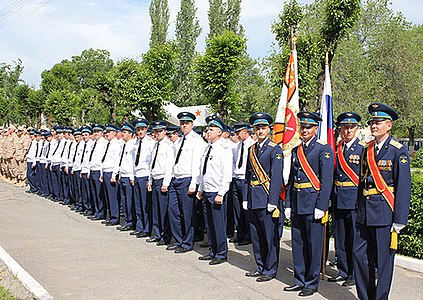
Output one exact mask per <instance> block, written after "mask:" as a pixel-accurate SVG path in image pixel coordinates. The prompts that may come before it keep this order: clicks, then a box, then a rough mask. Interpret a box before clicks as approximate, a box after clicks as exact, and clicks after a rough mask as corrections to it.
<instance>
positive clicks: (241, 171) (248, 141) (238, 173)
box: [233, 136, 256, 179]
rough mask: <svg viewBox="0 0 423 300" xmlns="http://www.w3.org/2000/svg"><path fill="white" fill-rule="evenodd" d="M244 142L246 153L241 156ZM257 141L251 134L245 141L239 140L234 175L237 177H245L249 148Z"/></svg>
mask: <svg viewBox="0 0 423 300" xmlns="http://www.w3.org/2000/svg"><path fill="white" fill-rule="evenodd" d="M242 143H244V153H243V155H242V157H241V150H242V149H241V148H242V145H243V144H242ZM255 143H256V141H255V140H253V139H252V138H251V136H249V137H248V138H247V139H246V140H245V141H244V142H239V143H238V145H237V148H236V156H235V157H234V159H233V161H234V166H233V167H234V175H235V176H234V177H235V178H236V179H245V171H246V169H247V159H248V148H250V147H251V146H252V145H253V144H255ZM240 160H242V165H241V168H239V167H238V166H239V161H240Z"/></svg>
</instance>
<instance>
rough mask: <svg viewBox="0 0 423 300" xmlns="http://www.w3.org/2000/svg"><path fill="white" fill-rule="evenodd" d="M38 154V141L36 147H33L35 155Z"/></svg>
mask: <svg viewBox="0 0 423 300" xmlns="http://www.w3.org/2000/svg"><path fill="white" fill-rule="evenodd" d="M37 154H38V142H37V147H36V148H35V156H37Z"/></svg>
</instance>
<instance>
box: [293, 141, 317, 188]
mask: <svg viewBox="0 0 423 300" xmlns="http://www.w3.org/2000/svg"><path fill="white" fill-rule="evenodd" d="M297 154H298V160H299V162H300V165H301V167H302V168H303V170H304V173H305V174H306V176H307V178H308V180H309V181H310V182H311V184H312V185H313V187H314V189H315V190H316V191H320V180H319V178H318V177H317V175H316V173H314V171H313V169H312V168H311V166H310V164H309V163H308V160H307V157H306V156H305V153H304V149H303V144H302V143H301V144H300V145H299V146H298V151H297Z"/></svg>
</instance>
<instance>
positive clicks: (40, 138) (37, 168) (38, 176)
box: [35, 131, 44, 195]
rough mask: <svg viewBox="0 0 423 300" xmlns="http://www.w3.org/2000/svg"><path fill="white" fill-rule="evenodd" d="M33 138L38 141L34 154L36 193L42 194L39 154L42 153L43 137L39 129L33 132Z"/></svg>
mask: <svg viewBox="0 0 423 300" xmlns="http://www.w3.org/2000/svg"><path fill="white" fill-rule="evenodd" d="M35 138H36V139H37V141H38V148H37V149H38V151H37V153H36V155H35V178H36V182H37V194H38V195H42V192H41V191H42V180H43V171H42V169H41V164H40V161H41V155H42V153H43V148H44V138H43V135H42V134H41V132H40V131H37V132H36V134H35Z"/></svg>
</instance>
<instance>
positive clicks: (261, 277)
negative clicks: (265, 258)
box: [256, 275, 275, 282]
mask: <svg viewBox="0 0 423 300" xmlns="http://www.w3.org/2000/svg"><path fill="white" fill-rule="evenodd" d="M273 278H275V277H271V276H268V275H261V276H260V277H257V279H256V281H257V282H266V281H270V280H272V279H273Z"/></svg>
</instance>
